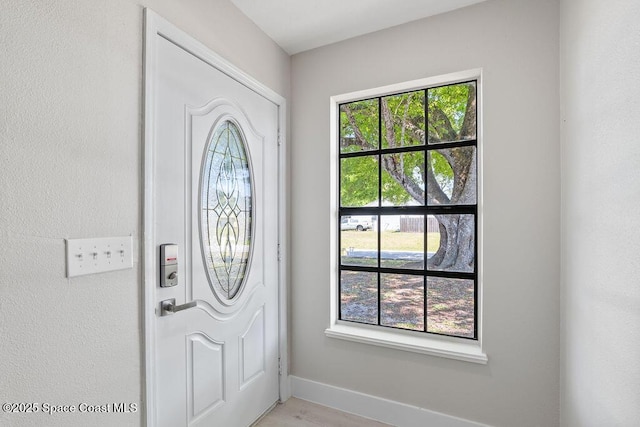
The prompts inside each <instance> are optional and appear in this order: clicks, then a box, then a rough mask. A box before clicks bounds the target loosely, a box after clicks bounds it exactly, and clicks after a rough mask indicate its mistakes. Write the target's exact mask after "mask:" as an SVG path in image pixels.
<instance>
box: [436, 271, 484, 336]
mask: <svg viewBox="0 0 640 427" xmlns="http://www.w3.org/2000/svg"><path fill="white" fill-rule="evenodd" d="M474 318H475V315H474V286H473V280H465V279H448V278H443V277H427V332H435V333H438V334H447V335H456V336H460V337H468V338H474V329H475V325H474Z"/></svg>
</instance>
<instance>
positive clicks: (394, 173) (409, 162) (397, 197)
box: [382, 152, 424, 206]
mask: <svg viewBox="0 0 640 427" xmlns="http://www.w3.org/2000/svg"><path fill="white" fill-rule="evenodd" d="M423 177H424V152H412V153H396V154H384V155H383V156H382V200H383V204H384V205H385V206H416V205H423V204H424V179H423Z"/></svg>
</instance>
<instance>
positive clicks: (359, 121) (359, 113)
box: [340, 99, 379, 153]
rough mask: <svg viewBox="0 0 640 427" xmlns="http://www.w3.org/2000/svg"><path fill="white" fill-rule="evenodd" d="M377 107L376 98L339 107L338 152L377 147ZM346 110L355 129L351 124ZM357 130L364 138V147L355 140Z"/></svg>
mask: <svg viewBox="0 0 640 427" xmlns="http://www.w3.org/2000/svg"><path fill="white" fill-rule="evenodd" d="M378 109H379V108H378V100H377V99H368V100H364V101H357V102H351V103H349V104H345V105H342V106H341V107H340V147H341V148H340V152H342V153H351V152H354V151H362V150H377V149H378V140H379V128H378ZM348 112H349V113H350V114H351V121H353V122H355V123H356V127H357V129H355V128H354V127H353V126H352V124H351V121H350V120H349V116H348V114H347V113H348ZM357 132H359V133H360V135H361V136H362V138H363V139H364V147H363V146H361V145H360V144H359V141H357V138H356V133H357Z"/></svg>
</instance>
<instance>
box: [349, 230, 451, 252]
mask: <svg viewBox="0 0 640 427" xmlns="http://www.w3.org/2000/svg"><path fill="white" fill-rule="evenodd" d="M381 238H382V249H383V250H388V251H422V248H423V245H424V235H423V234H422V233H401V232H395V231H383V232H382V233H381ZM340 246H341V248H340V249H341V253H345V251H346V249H347V248H355V249H368V250H378V233H377V232H376V231H372V230H369V231H352V230H349V231H342V239H341V245H340ZM438 247H440V233H427V252H436V251H437V250H438Z"/></svg>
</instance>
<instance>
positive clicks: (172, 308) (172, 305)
mask: <svg viewBox="0 0 640 427" xmlns="http://www.w3.org/2000/svg"><path fill="white" fill-rule="evenodd" d="M196 305H198V303H197V301H191V302H188V303H186V304H180V305H176V299H175V298H171V299H166V300H164V301H162V302H160V316H168V315H169V314H173V313H177V312H178V311H182V310H186V309H188V308H193V307H195V306H196Z"/></svg>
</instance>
